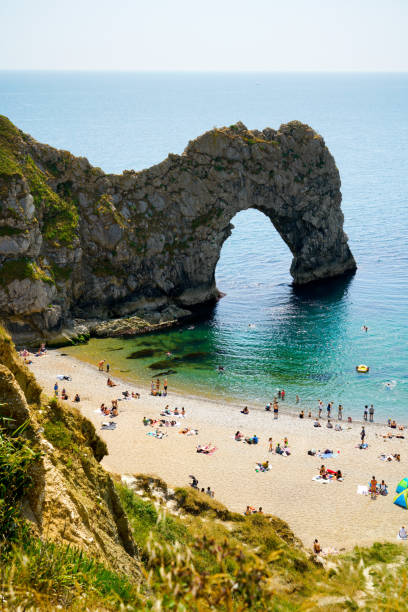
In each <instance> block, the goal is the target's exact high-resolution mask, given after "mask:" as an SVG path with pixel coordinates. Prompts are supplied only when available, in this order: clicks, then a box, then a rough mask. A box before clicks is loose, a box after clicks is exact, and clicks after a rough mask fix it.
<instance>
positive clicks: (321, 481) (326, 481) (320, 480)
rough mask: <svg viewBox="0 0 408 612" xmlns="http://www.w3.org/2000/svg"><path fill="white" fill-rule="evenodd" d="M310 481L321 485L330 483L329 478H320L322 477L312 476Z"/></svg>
mask: <svg viewBox="0 0 408 612" xmlns="http://www.w3.org/2000/svg"><path fill="white" fill-rule="evenodd" d="M312 480H314V481H315V482H320V483H321V484H327V483H328V482H330V478H327V479H325V478H322V476H313V478H312Z"/></svg>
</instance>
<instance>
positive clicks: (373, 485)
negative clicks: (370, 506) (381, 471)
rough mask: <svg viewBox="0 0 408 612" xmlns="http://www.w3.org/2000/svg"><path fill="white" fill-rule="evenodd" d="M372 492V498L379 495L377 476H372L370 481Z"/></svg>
mask: <svg viewBox="0 0 408 612" xmlns="http://www.w3.org/2000/svg"><path fill="white" fill-rule="evenodd" d="M370 493H371V499H375V498H376V497H377V481H376V479H375V476H373V477H372V479H371V482H370Z"/></svg>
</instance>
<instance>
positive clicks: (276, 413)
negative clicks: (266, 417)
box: [273, 402, 279, 419]
mask: <svg viewBox="0 0 408 612" xmlns="http://www.w3.org/2000/svg"><path fill="white" fill-rule="evenodd" d="M278 412H279V407H278V402H275V403H274V405H273V418H274V419H277V418H278Z"/></svg>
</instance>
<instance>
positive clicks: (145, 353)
mask: <svg viewBox="0 0 408 612" xmlns="http://www.w3.org/2000/svg"><path fill="white" fill-rule="evenodd" d="M158 352H159V351H157V350H155V349H140V350H139V351H133V353H130V355H128V356H127V357H126V359H144V358H145V357H154V356H155V355H157V353H158Z"/></svg>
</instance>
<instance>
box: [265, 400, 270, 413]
mask: <svg viewBox="0 0 408 612" xmlns="http://www.w3.org/2000/svg"><path fill="white" fill-rule="evenodd" d="M265 410H266V412H270V411H271V405H270V403H269V402H268V403H267V404H266V406H265Z"/></svg>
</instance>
